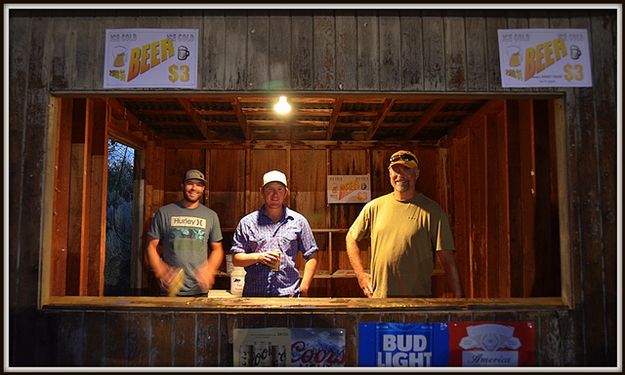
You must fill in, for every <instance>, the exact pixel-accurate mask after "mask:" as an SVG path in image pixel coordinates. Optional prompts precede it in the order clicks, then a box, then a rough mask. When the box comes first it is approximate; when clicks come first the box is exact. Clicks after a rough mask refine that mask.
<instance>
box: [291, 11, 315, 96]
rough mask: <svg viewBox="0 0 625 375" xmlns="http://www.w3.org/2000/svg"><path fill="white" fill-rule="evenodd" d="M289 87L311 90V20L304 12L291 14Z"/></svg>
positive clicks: (307, 12)
mask: <svg viewBox="0 0 625 375" xmlns="http://www.w3.org/2000/svg"><path fill="white" fill-rule="evenodd" d="M291 87H292V88H293V89H295V90H310V89H312V88H313V18H312V16H311V12H310V11H306V10H297V11H292V12H291Z"/></svg>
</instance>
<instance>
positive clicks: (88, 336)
mask: <svg viewBox="0 0 625 375" xmlns="http://www.w3.org/2000/svg"><path fill="white" fill-rule="evenodd" d="M59 315H60V316H63V314H62V313H60V314H59ZM106 315H107V314H106V313H105V312H100V311H89V312H88V313H85V317H84V323H83V326H84V329H83V330H84V332H85V344H84V345H85V350H84V361H83V365H84V366H94V367H95V366H106V365H107V364H108V354H107V346H106V341H105V339H106V334H107V330H109V326H107V316H106ZM59 344H62V341H61V342H59Z"/></svg>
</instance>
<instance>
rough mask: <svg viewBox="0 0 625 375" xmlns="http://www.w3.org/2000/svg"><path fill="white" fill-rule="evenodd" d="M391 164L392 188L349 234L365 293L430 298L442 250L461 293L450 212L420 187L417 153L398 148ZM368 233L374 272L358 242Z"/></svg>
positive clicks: (456, 292) (453, 286) (350, 254)
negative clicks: (362, 256) (368, 269)
mask: <svg viewBox="0 0 625 375" xmlns="http://www.w3.org/2000/svg"><path fill="white" fill-rule="evenodd" d="M388 168H389V174H390V182H391V185H392V186H393V192H392V193H389V194H386V195H383V196H381V197H378V198H376V199H374V200H372V201H370V202H369V203H367V204H366V205H365V206H364V207H363V209H362V211H360V214H359V215H358V217H357V218H356V220H355V221H354V223H353V224H352V226H351V227H350V229H349V231H348V233H347V236H346V237H345V244H346V246H347V256H348V257H349V261H350V263H351V265H352V268H353V269H354V272H355V273H356V277H357V278H358V284H359V285H360V288H361V289H362V291H363V293H364V294H365V296H367V297H375V298H385V297H430V296H431V294H432V291H431V276H432V270H433V269H434V261H435V258H434V257H435V254H438V256H439V258H440V259H441V263H442V264H443V267H444V268H445V273H446V275H447V280H448V284H449V286H450V288H451V291H452V293H453V294H454V296H455V297H462V296H463V292H462V286H461V284H460V277H459V276H458V269H457V267H456V262H455V259H454V251H455V247H454V240H453V237H452V234H451V228H450V227H449V223H448V220H447V215H446V214H445V212H444V211H443V210H442V208H441V207H440V206H439V205H438V204H437V203H436V202H434V201H433V200H431V199H429V198H427V197H426V196H425V195H423V194H421V193H420V192H418V191H417V189H416V183H417V179H418V178H419V162H418V160H417V157H416V156H415V155H414V154H413V153H412V152H410V151H404V150H401V151H397V152H395V153H394V154H393V155H391V158H390V164H389V167H388ZM367 237H370V238H371V274H367V273H366V272H365V270H364V267H363V266H362V262H361V259H360V248H359V246H358V241H360V240H362V239H363V238H367Z"/></svg>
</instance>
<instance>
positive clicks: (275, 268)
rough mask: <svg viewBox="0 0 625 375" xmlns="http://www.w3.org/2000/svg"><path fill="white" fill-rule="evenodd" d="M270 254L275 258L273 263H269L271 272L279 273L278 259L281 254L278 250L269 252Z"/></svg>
mask: <svg viewBox="0 0 625 375" xmlns="http://www.w3.org/2000/svg"><path fill="white" fill-rule="evenodd" d="M270 252H271V253H272V254H274V255H275V257H276V259H275V260H274V261H273V263H271V270H272V271H280V257H281V255H282V252H281V251H280V250H271V251H270Z"/></svg>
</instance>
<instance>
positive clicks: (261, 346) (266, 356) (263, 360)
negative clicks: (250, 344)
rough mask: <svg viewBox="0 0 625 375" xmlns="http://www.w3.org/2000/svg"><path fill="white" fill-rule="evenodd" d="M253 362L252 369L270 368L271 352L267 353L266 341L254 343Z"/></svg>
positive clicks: (267, 345)
mask: <svg viewBox="0 0 625 375" xmlns="http://www.w3.org/2000/svg"><path fill="white" fill-rule="evenodd" d="M252 353H253V362H252V366H254V367H270V366H271V352H270V351H269V343H268V342H266V341H256V342H254V348H253V350H252Z"/></svg>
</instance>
